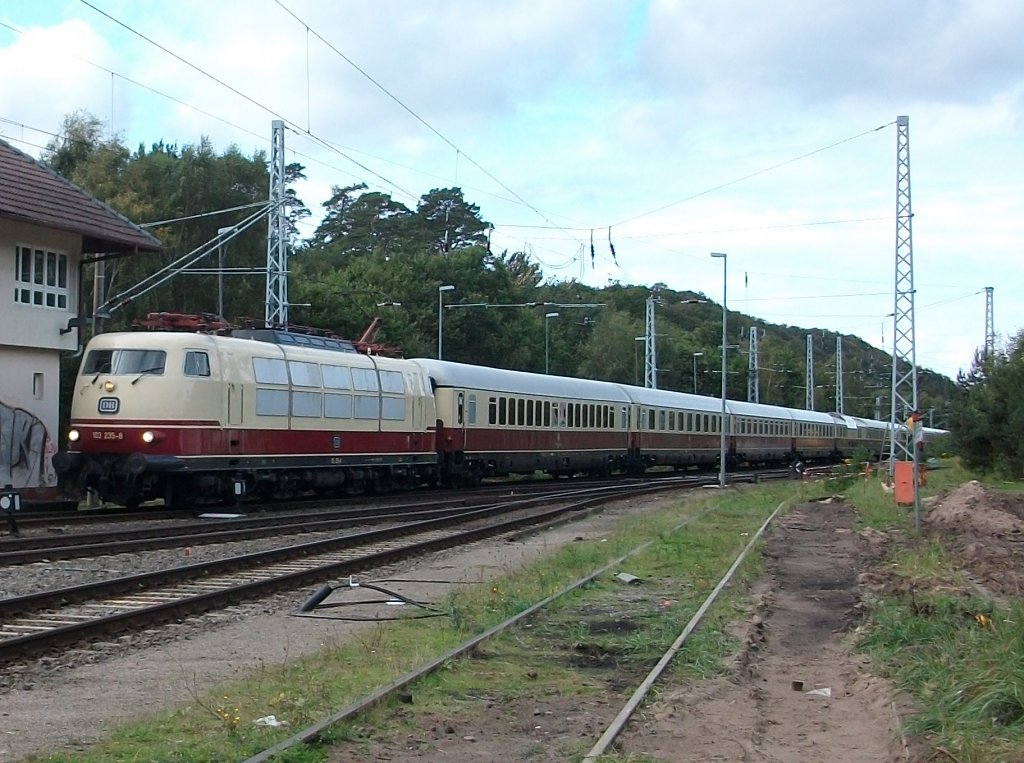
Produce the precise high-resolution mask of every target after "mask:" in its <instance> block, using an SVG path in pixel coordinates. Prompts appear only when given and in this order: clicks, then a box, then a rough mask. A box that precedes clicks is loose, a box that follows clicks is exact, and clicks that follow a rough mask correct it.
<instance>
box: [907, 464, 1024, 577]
mask: <svg viewBox="0 0 1024 763" xmlns="http://www.w3.org/2000/svg"><path fill="white" fill-rule="evenodd" d="M923 520H924V525H925V528H926V530H927V531H928V533H929V534H931V535H933V536H937V537H939V538H941V539H942V541H943V543H944V545H946V547H947V548H949V549H950V551H951V552H952V554H953V555H954V558H955V559H956V560H957V562H958V563H959V565H960V566H961V567H962V568H963V569H964V570H966V571H967V572H969V573H970V574H972V575H973V576H975V577H976V578H977V579H978V580H979V582H981V583H982V584H983V585H984V586H986V587H988V588H990V589H991V590H992V591H993V592H995V593H1001V594H1005V595H1013V596H1017V595H1019V594H1020V592H1021V591H1022V590H1024V493H1004V492H1000V491H997V490H992V489H990V488H987V487H985V486H984V485H982V484H981V483H980V482H977V481H974V480H972V481H971V482H967V483H965V484H963V485H961V486H960V487H958V488H956V489H955V490H953V491H952V492H951V493H949V495H947V496H946V497H945V498H944V499H942V500H941V501H939V502H937V503H936V504H934V505H933V506H932V507H931V508H930V509H929V510H928V511H927V512H926V513H925V515H924V517H923Z"/></svg>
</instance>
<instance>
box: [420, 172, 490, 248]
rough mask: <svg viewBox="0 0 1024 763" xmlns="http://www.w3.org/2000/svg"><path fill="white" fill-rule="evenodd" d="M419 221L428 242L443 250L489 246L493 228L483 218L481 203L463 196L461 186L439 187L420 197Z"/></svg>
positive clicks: (421, 233)
mask: <svg viewBox="0 0 1024 763" xmlns="http://www.w3.org/2000/svg"><path fill="white" fill-rule="evenodd" d="M416 223H417V227H418V228H419V233H420V235H421V236H422V237H423V238H424V239H425V243H427V245H428V246H430V248H431V249H433V250H435V251H438V252H441V253H442V254H448V253H449V252H452V251H454V250H456V249H462V248H464V247H468V246H485V245H486V244H487V230H488V229H489V228H490V224H489V223H486V222H484V221H483V220H482V219H481V218H480V207H478V206H477V205H476V204H470V203H468V202H467V201H466V200H465V199H464V198H463V196H462V189H461V188H435V189H433V190H432V191H431V192H430V193H427V194H424V195H423V196H422V197H420V202H419V204H418V205H417V207H416Z"/></svg>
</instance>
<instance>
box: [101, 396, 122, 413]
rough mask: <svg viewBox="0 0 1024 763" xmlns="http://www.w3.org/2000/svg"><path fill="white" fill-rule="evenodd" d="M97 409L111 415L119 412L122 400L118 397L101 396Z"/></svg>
mask: <svg viewBox="0 0 1024 763" xmlns="http://www.w3.org/2000/svg"><path fill="white" fill-rule="evenodd" d="M96 409H97V410H98V411H99V412H100V413H105V414H107V415H108V416H109V415H110V414H114V413H117V412H118V411H119V410H120V409H121V401H120V400H119V399H118V398H116V397H101V398H100V402H99V405H97V406H96Z"/></svg>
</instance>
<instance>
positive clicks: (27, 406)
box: [0, 140, 161, 500]
mask: <svg viewBox="0 0 1024 763" xmlns="http://www.w3.org/2000/svg"><path fill="white" fill-rule="evenodd" d="M160 249H161V245H160V242H159V240H157V239H156V238H154V237H153V236H152V235H150V234H149V233H147V232H146V231H144V230H143V229H142V228H140V227H139V226H137V225H135V224H134V223H132V222H130V221H128V220H127V219H126V218H124V217H123V216H121V215H120V214H118V213H117V212H115V211H114V210H112V209H111V208H110V207H108V206H107V205H105V204H103V203H102V202H100V201H99V200H97V199H96V198H95V197H93V196H92V195H90V194H89V193H86V192H85V191H83V190H82V189H81V188H79V187H78V186H76V185H75V184H74V183H71V182H69V181H68V180H66V179H64V178H63V177H61V176H60V175H58V174H57V173H55V172H53V171H52V170H50V169H48V168H47V167H46V166H44V165H43V164H41V163H40V162H38V161H36V160H35V159H33V158H32V157H31V156H29V155H28V154H25V153H23V152H22V151H19V150H18V149H16V148H14V147H13V146H11V145H10V144H8V143H6V142H4V141H2V140H0V491H2V490H4V489H5V488H6V487H7V486H12V487H13V488H14V489H15V490H18V491H20V492H21V494H22V496H23V497H24V498H25V499H26V500H33V499H40V500H45V499H48V498H52V497H54V496H55V493H56V491H55V488H56V484H57V481H56V475H55V473H54V470H53V465H52V463H51V459H52V457H53V454H54V453H56V452H57V449H58V447H59V445H60V443H59V442H58V439H57V438H58V432H59V430H60V421H59V418H60V402H59V394H60V358H61V356H62V355H71V354H74V353H76V352H79V351H80V350H81V342H82V339H83V338H84V337H83V336H82V334H81V330H82V326H83V325H85V324H86V323H87V321H85V320H84V311H83V308H82V304H81V303H82V286H83V268H84V265H86V264H88V263H89V262H90V261H94V260H98V259H106V258H108V257H118V256H128V255H133V254H138V253H140V252H156V251H160Z"/></svg>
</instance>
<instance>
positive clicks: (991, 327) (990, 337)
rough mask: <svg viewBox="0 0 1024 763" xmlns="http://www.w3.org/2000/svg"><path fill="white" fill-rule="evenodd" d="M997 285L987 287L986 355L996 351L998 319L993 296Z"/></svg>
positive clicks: (989, 355) (988, 355) (988, 356)
mask: <svg viewBox="0 0 1024 763" xmlns="http://www.w3.org/2000/svg"><path fill="white" fill-rule="evenodd" d="M994 291H995V287H993V286H986V287H985V357H986V358H990V357H992V353H994V352H995V351H996V321H995V313H994V312H993V307H992V297H993V292H994Z"/></svg>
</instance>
